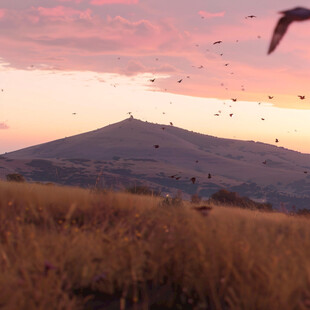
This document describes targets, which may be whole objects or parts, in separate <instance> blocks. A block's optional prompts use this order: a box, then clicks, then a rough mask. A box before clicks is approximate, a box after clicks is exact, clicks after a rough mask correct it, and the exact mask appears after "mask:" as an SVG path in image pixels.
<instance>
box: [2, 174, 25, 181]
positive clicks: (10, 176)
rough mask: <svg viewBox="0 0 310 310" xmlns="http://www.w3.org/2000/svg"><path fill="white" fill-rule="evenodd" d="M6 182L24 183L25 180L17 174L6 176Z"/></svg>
mask: <svg viewBox="0 0 310 310" xmlns="http://www.w3.org/2000/svg"><path fill="white" fill-rule="evenodd" d="M6 179H7V181H8V182H25V178H24V177H23V176H22V175H21V174H19V173H10V174H7V175H6Z"/></svg>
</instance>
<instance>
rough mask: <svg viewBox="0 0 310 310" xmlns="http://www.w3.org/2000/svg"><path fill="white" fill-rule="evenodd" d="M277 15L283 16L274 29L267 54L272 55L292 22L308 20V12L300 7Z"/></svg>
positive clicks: (309, 11) (309, 16)
mask: <svg viewBox="0 0 310 310" xmlns="http://www.w3.org/2000/svg"><path fill="white" fill-rule="evenodd" d="M279 13H280V14H283V15H284V16H283V17H281V18H280V19H279V21H278V23H277V25H276V27H275V29H274V32H273V36H272V39H271V42H270V46H269V50H268V54H270V53H272V52H273V51H274V50H275V49H276V47H277V46H278V44H279V43H280V41H281V40H282V38H283V36H284V35H285V33H286V31H287V29H288V27H289V25H290V24H291V23H292V22H295V21H298V22H301V21H304V20H307V19H310V10H309V9H306V8H302V7H296V8H294V9H291V10H287V11H282V12H279Z"/></svg>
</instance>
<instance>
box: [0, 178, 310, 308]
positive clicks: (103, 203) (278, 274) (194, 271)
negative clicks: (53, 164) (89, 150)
mask: <svg viewBox="0 0 310 310" xmlns="http://www.w3.org/2000/svg"><path fill="white" fill-rule="evenodd" d="M162 202H163V198H160V197H151V196H138V195H132V194H128V193H114V192H101V193H96V192H91V191H90V190H85V189H78V188H66V187H57V186H45V185H37V184H18V183H13V182H0V240H1V242H0V268H1V272H0V309H5V310H15V309H18V310H23V309H27V310H28V309H29V310H36V309H40V310H52V309H53V310H55V309H57V310H60V309H62V310H73V309H74V310H78V309H91V310H93V309H97V310H98V309H211V310H213V309H215V310H218V309H225V310H226V309H227V310H237V309H244V310H252V309H261V310H285V309H287V310H295V309H310V222H309V220H308V219H306V218H302V217H293V216H287V215H284V214H279V213H263V212H256V211H250V210H245V209H238V208H231V207H230V208H229V207H221V206H214V207H213V209H212V211H211V212H210V214H209V215H208V216H203V215H201V214H200V213H199V212H197V211H195V210H193V209H192V205H191V204H190V203H189V202H183V203H182V205H181V206H180V205H178V206H176V205H163V203H162Z"/></svg>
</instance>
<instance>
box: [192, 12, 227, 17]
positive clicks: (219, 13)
mask: <svg viewBox="0 0 310 310" xmlns="http://www.w3.org/2000/svg"><path fill="white" fill-rule="evenodd" d="M198 14H199V15H200V16H201V17H203V18H214V17H223V16H224V15H225V11H222V12H217V13H211V12H207V11H199V12H198Z"/></svg>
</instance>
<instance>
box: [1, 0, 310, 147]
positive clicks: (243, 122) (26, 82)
mask: <svg viewBox="0 0 310 310" xmlns="http://www.w3.org/2000/svg"><path fill="white" fill-rule="evenodd" d="M296 6H305V7H307V1H302V0H300V1H298V2H296V1H293V0H274V1H270V0H261V1H249V0H234V1H231V0H217V1H210V0H192V1H185V0H41V1H38V0H23V1H17V0H14V1H13V0H2V1H1V3H0V46H1V48H0V153H4V152H9V151H12V150H17V149H20V148H23V147H27V146H31V145H35V144H38V143H43V142H48V141H51V140H55V139H59V138H63V137H65V136H71V135H75V134H79V133H82V132H86V131H90V130H94V129H97V128H101V127H104V126H106V125H108V124H112V123H115V122H118V121H121V120H123V119H125V118H127V117H129V114H127V113H128V112H131V113H132V115H133V116H134V117H135V118H138V119H141V120H144V121H145V120H147V121H149V122H154V123H161V124H169V123H170V122H173V124H174V125H175V126H178V127H182V128H185V129H188V130H193V131H195V132H200V133H204V134H209V135H214V136H217V137H224V138H232V139H242V140H253V141H261V142H265V143H269V144H274V145H278V146H279V147H285V148H289V149H293V150H297V151H300V152H304V153H310V121H309V120H310V88H309V69H310V35H309V31H307V30H308V29H309V27H310V22H300V23H297V22H296V23H293V24H292V25H291V26H290V27H289V29H288V32H287V34H286V35H285V37H284V38H283V40H282V41H281V43H280V44H279V46H278V47H277V49H276V50H275V51H274V52H273V53H272V54H271V55H267V50H268V47H269V43H270V39H271V36H272V32H273V30H274V27H275V25H276V23H277V20H278V18H279V17H280V16H281V15H279V12H280V11H283V10H286V9H291V8H294V7H296ZM249 15H255V16H256V17H255V18H246V17H247V16H249ZM216 41H222V42H221V43H219V44H214V42H216ZM151 79H155V80H154V82H152V81H150V80H151ZM180 80H182V81H181V82H180V83H178V81H180ZM299 95H303V96H305V99H304V100H301V99H300V98H299V97H298V96H299ZM269 96H272V97H273V98H272V99H270V98H269ZM232 98H234V99H237V101H235V102H234V101H232ZM275 139H278V140H279V142H278V143H276V142H275Z"/></svg>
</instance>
